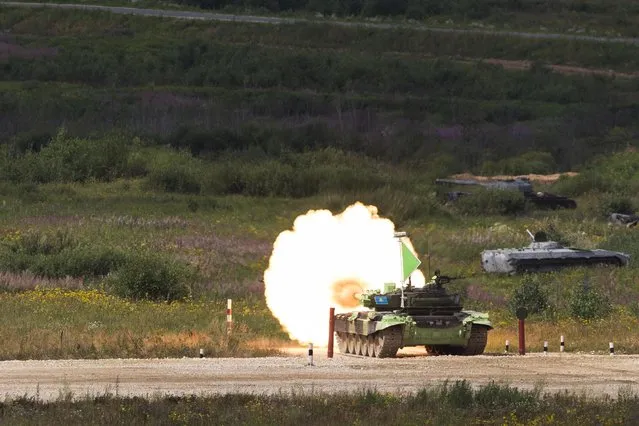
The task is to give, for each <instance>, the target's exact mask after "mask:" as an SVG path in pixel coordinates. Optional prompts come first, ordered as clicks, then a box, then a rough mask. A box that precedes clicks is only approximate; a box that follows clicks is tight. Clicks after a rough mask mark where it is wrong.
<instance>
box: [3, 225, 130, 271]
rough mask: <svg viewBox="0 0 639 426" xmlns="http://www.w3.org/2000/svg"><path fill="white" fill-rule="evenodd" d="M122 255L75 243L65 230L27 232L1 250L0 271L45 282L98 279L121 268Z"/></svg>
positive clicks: (101, 248)
mask: <svg viewBox="0 0 639 426" xmlns="http://www.w3.org/2000/svg"><path fill="white" fill-rule="evenodd" d="M124 260H125V255H124V254H123V253H122V252H120V251H117V250H114V249H111V248H108V247H99V246H93V245H90V244H86V243H83V242H79V241H77V240H76V239H75V238H73V236H72V235H71V234H70V233H69V232H68V231H66V230H56V231H53V232H29V233H27V234H25V235H23V236H21V237H20V238H18V239H16V240H12V241H8V242H5V243H4V244H3V245H2V247H0V269H1V270H6V271H11V272H23V271H28V272H31V273H32V274H34V275H36V276H41V277H46V278H63V277H67V276H70V277H81V278H90V277H101V276H106V275H107V274H109V273H110V272H112V271H113V270H115V269H117V268H118V267H119V266H120V265H122V264H123V262H124Z"/></svg>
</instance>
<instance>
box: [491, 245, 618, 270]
mask: <svg viewBox="0 0 639 426" xmlns="http://www.w3.org/2000/svg"><path fill="white" fill-rule="evenodd" d="M629 262H630V256H629V255H627V254H625V253H621V252H616V251H611V250H602V249H595V250H582V249H575V248H568V247H564V246H562V245H560V244H559V243H557V242H554V241H546V242H534V243H532V244H530V246H528V247H525V248H521V249H497V250H484V251H483V252H482V253H481V266H482V269H483V270H484V271H486V272H491V273H506V274H515V273H518V272H543V271H552V270H556V269H560V268H565V267H571V266H590V265H614V266H626V265H628V263H629Z"/></svg>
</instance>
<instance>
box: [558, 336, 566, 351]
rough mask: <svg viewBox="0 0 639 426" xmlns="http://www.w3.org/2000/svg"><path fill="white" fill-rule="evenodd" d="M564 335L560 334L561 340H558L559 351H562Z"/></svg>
mask: <svg viewBox="0 0 639 426" xmlns="http://www.w3.org/2000/svg"><path fill="white" fill-rule="evenodd" d="M564 346H565V345H564V336H561V341H560V342H559V352H563V351H564Z"/></svg>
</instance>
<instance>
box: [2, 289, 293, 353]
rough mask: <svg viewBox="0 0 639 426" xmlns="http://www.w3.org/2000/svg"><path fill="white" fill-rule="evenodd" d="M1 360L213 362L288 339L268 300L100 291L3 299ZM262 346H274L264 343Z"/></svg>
mask: <svg viewBox="0 0 639 426" xmlns="http://www.w3.org/2000/svg"><path fill="white" fill-rule="evenodd" d="M0 305H1V309H0V312H1V313H0V316H1V317H2V322H3V324H4V325H3V327H2V328H1V329H0V336H1V337H2V340H3V342H4V343H3V345H2V348H0V359H56V358H124V357H133V358H146V357H150V358H153V357H182V356H196V354H197V353H198V350H199V348H204V349H205V350H206V353H207V354H210V356H213V357H222V356H239V357H243V356H255V355H266V354H274V353H277V350H278V349H277V348H278V346H279V345H283V344H284V343H285V341H286V339H285V335H284V334H283V333H282V331H281V330H280V326H279V324H278V323H277V321H276V320H275V319H274V318H273V317H272V316H271V314H270V312H269V311H268V309H267V308H266V306H265V304H264V302H263V301H243V300H234V305H233V307H234V315H233V320H234V328H233V334H232V335H230V336H229V335H227V332H226V301H225V300H219V299H218V300H212V301H190V302H175V303H170V304H169V303H162V302H150V301H127V300H124V299H120V298H118V297H115V296H110V295H108V294H106V293H104V292H101V291H98V290H61V289H52V290H44V289H42V290H29V291H24V292H21V293H0ZM265 340H267V341H268V340H271V343H270V345H265V344H264V341H265Z"/></svg>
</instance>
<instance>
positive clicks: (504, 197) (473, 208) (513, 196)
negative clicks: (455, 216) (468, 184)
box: [452, 188, 526, 216]
mask: <svg viewBox="0 0 639 426" xmlns="http://www.w3.org/2000/svg"><path fill="white" fill-rule="evenodd" d="M452 206H453V208H454V210H456V211H458V212H459V213H462V214H466V215H469V216H481V215H508V216H512V215H517V214H521V213H524V212H525V211H526V199H525V198H524V195H523V194H522V193H521V192H519V191H510V190H497V189H486V188H473V190H472V193H471V194H470V195H464V196H461V197H460V198H459V199H458V200H456V201H454V202H453V203H452Z"/></svg>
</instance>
